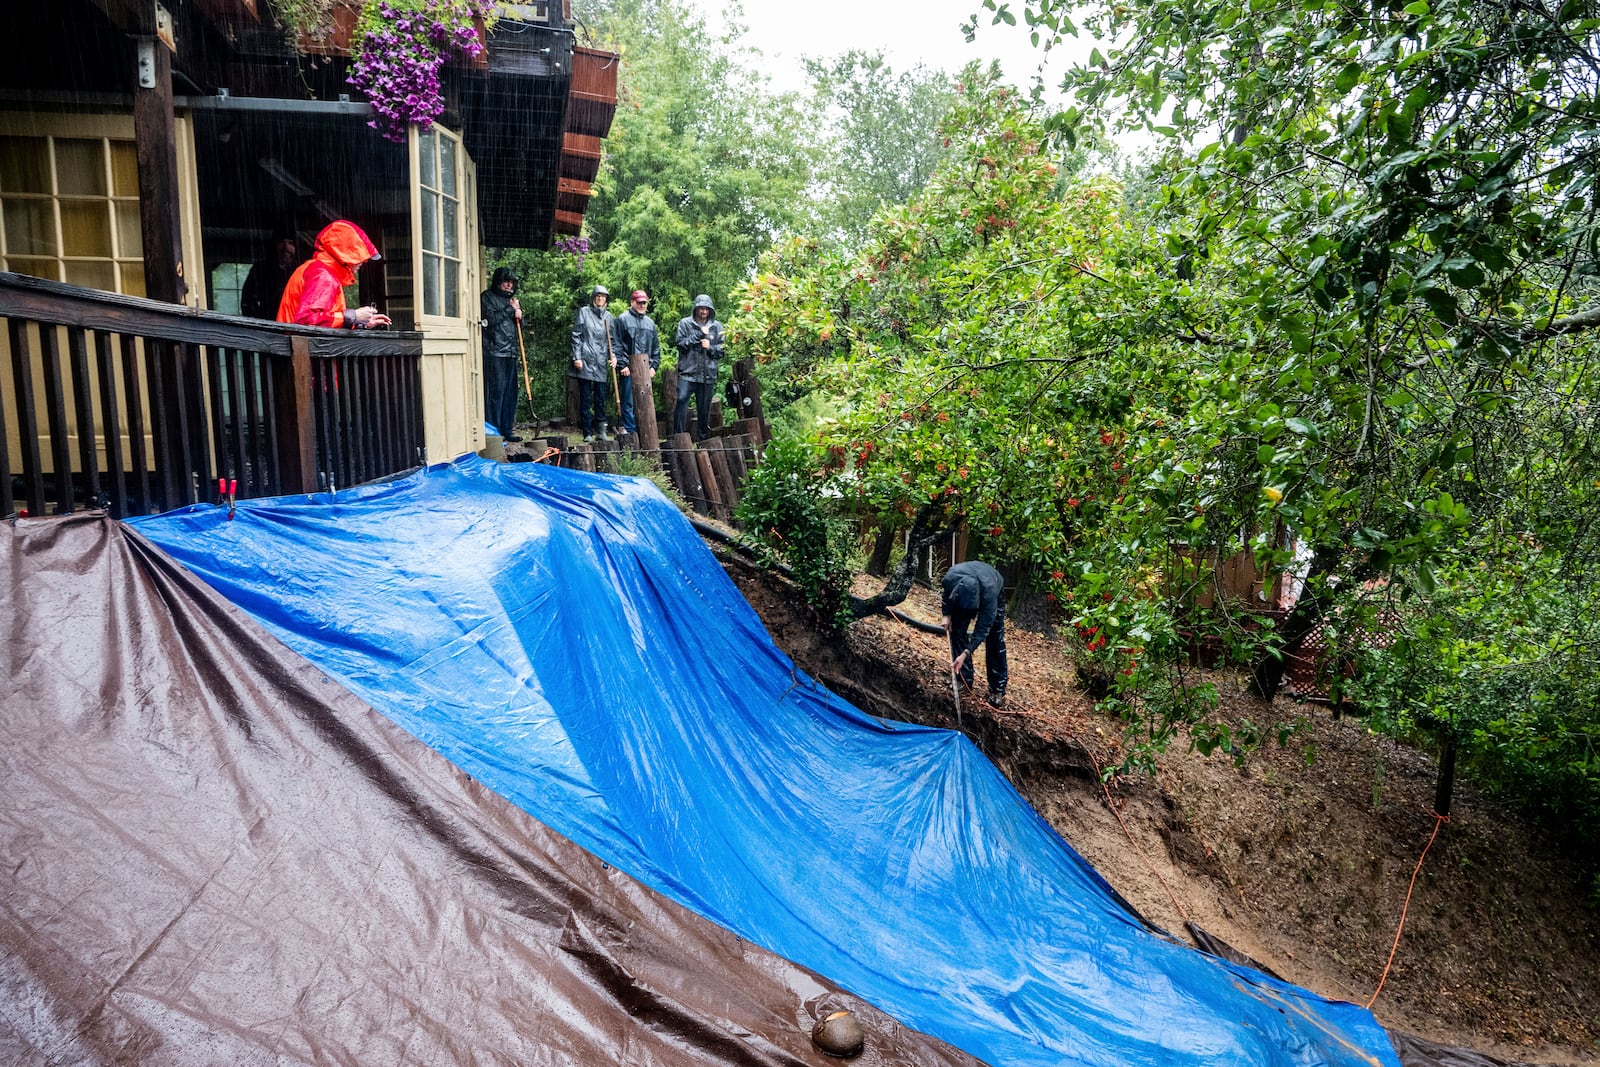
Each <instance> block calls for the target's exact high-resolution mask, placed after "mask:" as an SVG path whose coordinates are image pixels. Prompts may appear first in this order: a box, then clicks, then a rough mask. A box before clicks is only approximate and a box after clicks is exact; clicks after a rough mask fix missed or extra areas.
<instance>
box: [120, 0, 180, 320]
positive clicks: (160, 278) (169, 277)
mask: <svg viewBox="0 0 1600 1067" xmlns="http://www.w3.org/2000/svg"><path fill="white" fill-rule="evenodd" d="M151 10H152V14H151V19H152V21H153V20H154V13H153V12H154V9H153V7H152V9H151ZM135 66H136V69H135V71H134V72H133V78H134V91H133V140H134V149H135V153H136V155H137V158H138V165H139V229H140V234H141V237H142V240H143V242H144V286H145V293H146V294H147V295H148V296H149V297H150V298H151V299H152V300H165V301H167V302H169V303H173V304H181V303H183V298H184V296H185V295H187V293H188V291H189V287H188V285H187V284H186V283H185V280H184V270H183V244H182V238H181V236H180V230H179V226H178V207H179V205H180V204H182V203H183V199H182V197H181V196H180V195H179V193H178V136H177V126H176V124H175V123H174V122H173V118H172V53H171V52H169V51H168V50H167V46H166V45H164V44H162V43H161V41H160V40H159V39H158V38H156V37H154V36H150V37H139V38H137V39H136V41H135Z"/></svg>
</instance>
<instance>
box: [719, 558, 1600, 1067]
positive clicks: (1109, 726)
mask: <svg viewBox="0 0 1600 1067" xmlns="http://www.w3.org/2000/svg"><path fill="white" fill-rule="evenodd" d="M728 567H729V572H730V573H731V574H732V575H733V577H734V579H735V580H736V581H737V582H738V583H739V585H740V587H741V588H742V589H743V590H744V592H745V595H746V596H747V597H748V598H749V599H750V602H751V603H752V604H753V605H754V606H755V607H756V609H757V611H758V612H759V613H760V614H761V615H762V618H763V619H764V620H765V622H766V624H767V628H768V630H769V632H771V634H772V636H773V638H774V640H776V641H777V643H778V644H779V645H780V646H781V647H782V648H783V649H784V650H785V651H787V652H788V653H789V654H790V655H791V656H793V657H794V659H795V660H796V662H797V663H798V664H799V665H800V666H801V667H802V668H803V669H804V670H806V671H807V672H808V673H810V674H811V675H812V676H813V677H815V678H817V679H818V680H820V681H822V682H823V683H824V684H826V685H827V686H829V687H830V688H832V689H833V690H834V691H836V692H838V693H840V694H841V695H842V696H845V697H846V698H847V699H849V700H851V701H852V702H853V703H855V704H857V705H858V706H859V707H861V708H863V709H865V710H867V711H870V712H871V713H873V714H876V715H880V716H883V717H887V718H898V719H906V720H911V721H916V722H922V723H928V724H932V725H939V726H954V725H955V710H954V706H953V702H952V697H951V693H950V688H949V675H948V674H947V673H945V666H944V665H945V664H946V663H947V662H948V660H947V659H945V658H941V657H942V656H943V655H944V653H943V651H942V649H941V647H940V646H941V644H942V642H941V639H940V638H937V637H934V636H930V635H925V634H922V633H919V632H917V631H915V630H912V629H910V628H908V627H906V626H904V625H901V624H899V623H896V622H893V621H891V620H888V619H871V620H866V621H864V622H861V623H858V624H857V625H856V626H855V627H853V628H852V629H851V631H850V632H849V634H848V635H847V636H846V638H845V639H844V640H843V642H837V641H835V642H825V641H823V640H821V639H820V638H819V636H818V634H817V631H816V629H815V627H814V626H813V625H812V624H811V621H810V618H809V616H808V614H807V613H806V611H805V610H804V608H803V606H800V605H799V601H798V598H797V597H796V596H795V594H794V592H793V590H792V589H791V588H789V587H788V586H787V584H786V583H782V582H781V580H779V579H775V578H773V577H772V576H770V575H766V574H763V573H761V572H758V571H756V570H754V569H753V568H751V567H749V566H748V565H746V564H744V563H742V561H739V560H737V558H736V557H728ZM905 609H906V611H907V612H908V613H911V614H914V615H917V616H919V617H921V618H923V619H927V620H935V619H937V617H938V604H937V598H936V597H935V596H934V595H933V594H932V593H929V592H928V591H926V590H920V589H919V590H914V591H913V594H912V597H911V599H909V600H908V601H907V603H906V605H905ZM1008 642H1009V645H1010V650H1011V678H1012V683H1011V694H1010V696H1011V700H1010V704H1009V706H1008V707H1007V708H1006V709H1005V710H1004V711H1002V712H995V711H993V710H992V709H989V708H988V707H987V705H984V704H982V702H980V701H973V700H970V699H969V700H968V701H967V702H966V703H965V704H964V706H963V722H964V726H965V728H966V730H967V733H968V734H969V736H971V737H972V738H973V739H974V740H975V741H977V742H978V743H979V744H980V745H981V746H982V747H983V749H984V751H985V752H987V753H988V754H989V756H990V757H991V758H992V759H994V761H995V762H996V763H997V764H998V765H999V766H1000V767H1001V769H1002V770H1004V771H1005V773H1006V774H1007V775H1008V776H1009V777H1010V778H1011V780H1012V782H1014V783H1015V784H1016V785H1017V787H1018V789H1019V790H1020V791H1021V792H1022V793H1023V794H1024V795H1025V796H1026V797H1027V798H1028V799H1029V801H1030V802H1032V804H1033V805H1034V806H1035V807H1036V808H1037V809H1038V810H1039V811H1040V812H1041V813H1042V814H1043V815H1044V816H1045V817H1046V818H1047V819H1048V820H1049V821H1050V822H1051V823H1052V825H1054V826H1055V827H1056V829H1057V830H1058V831H1059V832H1060V833H1061V834H1062V836H1063V837H1065V838H1066V839H1067V841H1068V842H1070V843H1071V844H1072V845H1073V847H1075V848H1076V849H1077V850H1078V851H1079V852H1080V853H1082V854H1083V855H1084V856H1085V857H1087V858H1088V859H1089V860H1090V861H1091V862H1092V863H1094V864H1095V866H1096V867H1097V868H1098V869H1099V870H1100V871H1101V873H1102V874H1104V875H1105V877H1106V878H1107V879H1108V880H1109V881H1110V882H1111V884H1112V885H1113V886H1115V887H1116V888H1117V890H1118V891H1119V892H1121V893H1122V894H1123V896H1124V897H1126V898H1127V899H1128V900H1129V901H1130V902H1131V903H1132V904H1133V905H1134V906H1135V907H1136V908H1138V909H1139V910H1140V911H1141V912H1143V914H1144V915H1145V916H1146V917H1147V918H1148V919H1149V920H1150V921H1152V922H1153V923H1155V924H1156V925H1158V926H1161V927H1164V928H1166V929H1168V930H1170V931H1173V932H1174V933H1176V934H1178V935H1179V936H1180V937H1181V936H1183V935H1182V931H1183V929H1184V923H1185V921H1186V920H1188V921H1193V922H1195V923H1197V924H1198V925H1199V926H1201V927H1203V928H1204V929H1205V930H1206V931H1208V932H1210V933H1212V934H1214V935H1215V936H1217V937H1220V938H1222V939H1223V940H1225V941H1227V942H1229V943H1230V944H1232V945H1233V946H1235V947H1236V948H1238V949H1239V950H1241V951H1243V952H1245V953H1247V954H1249V955H1250V956H1252V957H1254V958H1255V959H1256V960H1257V961H1259V962H1261V963H1263V964H1265V965H1266V966H1267V967H1269V968H1271V969H1272V970H1273V971H1275V972H1276V973H1278V974H1279V975H1281V976H1282V977H1284V978H1286V979H1288V980H1290V981H1292V982H1295V983H1297V984H1300V985H1303V986H1306V987H1308V988H1310V989H1313V990H1315V991H1317V992H1320V993H1323V994H1325V995H1327V996H1331V997H1337V998H1340V999H1344V1000H1351V1001H1355V1002H1357V1003H1362V1004H1365V1003H1366V1002H1367V1001H1368V1000H1369V999H1370V998H1371V997H1372V995H1373V991H1374V989H1375V988H1376V987H1377V984H1378V981H1379V978H1380V976H1381V975H1382V974H1383V971H1384V964H1385V961H1386V959H1387V958H1388V956H1389V952H1390V948H1391V945H1392V944H1393V940H1394V934H1395V926H1396V923H1397V921H1398V919H1399V916H1400V912H1401V907H1402V905H1403V904H1404V902H1405V899H1406V892H1407V887H1408V885H1409V883H1410V881H1411V877H1412V872H1413V870H1414V869H1415V868H1416V865H1417V861H1418V858H1419V856H1420V855H1421V854H1422V851H1423V849H1424V847H1425V846H1427V845H1428V841H1429V836H1430V834H1431V833H1432V831H1433V829H1434V826H1435V820H1434V818H1433V817H1432V815H1431V814H1430V810H1429V809H1430V807H1431V803H1432V796H1433V782H1434V778H1433V768H1432V766H1431V761H1430V760H1428V759H1427V758H1426V757H1425V756H1423V755H1422V754H1420V753H1418V752H1416V751H1414V750H1412V749H1408V748H1405V747H1403V746H1400V745H1396V744H1394V743H1392V742H1389V741H1385V740H1383V739H1380V738H1375V737H1373V736H1372V735H1370V734H1369V733H1368V732H1367V731H1366V729H1365V728H1364V727H1363V726H1362V725H1361V724H1360V723H1359V722H1358V721H1352V720H1349V719H1344V720H1340V721H1336V720H1334V719H1332V718H1331V716H1330V715H1329V714H1328V712H1327V711H1326V710H1325V709H1319V708H1315V707H1311V706H1308V705H1299V704H1295V703H1292V702H1290V701H1287V700H1280V701H1279V702H1278V705H1277V706H1275V707H1273V708H1271V709H1267V708H1264V707H1263V706H1262V705H1261V704H1260V703H1259V702H1257V701H1254V700H1252V699H1251V698H1249V697H1248V696H1246V695H1244V694H1243V693H1242V692H1241V690H1240V688H1239V684H1238V681H1237V679H1235V678H1233V677H1231V676H1224V675H1216V676H1214V680H1215V681H1216V682H1217V684H1218V687H1219V689H1220V690H1221V691H1222V692H1223V693H1224V694H1225V697H1224V706H1223V712H1224V713H1225V714H1232V715H1241V716H1242V715H1249V716H1250V717H1252V718H1253V719H1254V720H1255V721H1256V722H1258V723H1261V722H1265V721H1276V720H1280V719H1281V720H1290V719H1294V718H1295V717H1297V716H1304V717H1305V718H1306V719H1307V725H1306V728H1305V729H1304V730H1303V731H1302V732H1301V733H1300V734H1299V736H1297V737H1296V738H1294V739H1293V740H1292V741H1291V742H1290V744H1289V745H1288V747H1286V748H1282V749H1279V748H1276V747H1274V748H1272V749H1270V750H1268V751H1266V752H1264V753H1262V754H1260V755H1258V756H1256V757H1254V758H1253V759H1252V760H1250V761H1249V762H1248V763H1247V764H1246V765H1245V766H1244V767H1242V768H1237V767H1235V766H1234V764H1233V762H1232V761H1231V760H1229V759H1227V758H1225V757H1213V758H1210V759H1207V758H1203V757H1200V756H1199V755H1197V754H1194V753H1191V752H1188V751H1186V750H1185V749H1186V745H1185V744H1184V742H1182V741H1180V742H1178V743H1175V744H1174V745H1173V746H1172V749H1171V750H1170V751H1169V752H1167V753H1166V754H1164V755H1163V756H1162V757H1161V759H1160V760H1159V766H1158V770H1157V772H1156V774H1155V775H1154V776H1153V777H1148V776H1146V777H1137V778H1133V779H1129V780H1123V781H1120V782H1118V783H1117V784H1116V785H1115V786H1113V787H1112V788H1111V789H1110V790H1107V789H1105V788H1104V787H1102V786H1101V784H1100V782H1099V777H1098V773H1097V767H1099V766H1104V765H1106V764H1108V763H1113V764H1114V763H1115V762H1116V761H1117V760H1118V759H1119V758H1120V755H1119V748H1118V743H1119V742H1118V738H1119V736H1120V734H1121V726H1120V724H1119V723H1117V722H1115V721H1113V720H1110V719H1108V718H1106V717H1104V716H1101V715H1099V714H1098V713H1096V712H1095V711H1094V709H1093V707H1092V704H1091V702H1090V701H1089V700H1088V699H1087V698H1085V697H1084V696H1083V694H1082V693H1080V692H1079V691H1078V690H1077V689H1076V688H1074V687H1073V685H1072V684H1071V671H1070V668H1069V667H1068V665H1067V663H1066V661H1065V659H1064V658H1063V657H1062V655H1061V653H1060V651H1059V650H1058V648H1057V647H1056V646H1055V645H1054V644H1053V643H1051V642H1049V641H1046V640H1045V639H1043V638H1041V637H1039V636H1037V635H1034V634H1028V633H1023V632H1017V631H1014V630H1013V631H1008ZM1373 1010H1374V1011H1375V1012H1376V1014H1377V1016H1378V1018H1379V1019H1380V1021H1382V1022H1383V1023H1384V1024H1385V1025H1386V1026H1389V1027H1390V1028H1391V1029H1396V1030H1404V1031H1409V1032H1411V1033H1416V1034H1420V1035H1422V1036H1424V1037H1427V1038H1430V1039H1432V1040H1435V1041H1440V1042H1443V1043H1446V1044H1450V1045H1459V1046H1463V1047H1468V1048H1473V1049H1477V1050H1479V1051H1482V1052H1485V1053H1490V1054H1492V1055H1495V1056H1498V1057H1500V1058H1502V1059H1505V1060H1508V1061H1522V1062H1529V1061H1537V1062H1541V1063H1560V1064H1592V1063H1600V916H1597V915H1596V914H1595V912H1594V911H1593V910H1591V909H1589V908H1587V907H1586V906H1585V904H1584V901H1583V899H1582V896H1581V893H1580V892H1579V890H1578V888H1577V885H1576V881H1575V878H1574V877H1573V872H1572V870H1571V868H1570V867H1569V866H1568V864H1567V863H1566V862H1565V861H1564V859H1563V857H1562V856H1560V855H1559V854H1557V852H1556V850H1555V849H1553V848H1552V847H1551V846H1550V844H1549V843H1548V842H1547V841H1545V840H1543V839H1542V838H1541V837H1540V836H1539V835H1538V834H1537V833H1535V832H1534V831H1532V830H1531V829H1530V828H1529V827H1528V826H1527V825H1526V824H1525V823H1523V822H1522V821H1520V820H1519V819H1517V818H1516V817H1514V816H1513V815H1511V814H1510V813H1507V812H1505V811H1502V810H1500V809H1498V808H1497V807H1496V806H1495V805H1493V804H1492V803H1490V802H1488V801H1486V800H1485V799H1484V798H1482V797H1480V796H1478V795H1476V794H1474V793H1473V791H1472V790H1471V789H1470V788H1462V787H1458V789H1457V792H1456V798H1455V803H1454V811H1453V812H1452V817H1451V819H1450V821H1449V822H1447V823H1445V824H1443V825H1442V826H1440V828H1439V834H1438V837H1437V840H1435V841H1434V843H1433V845H1432V847H1431V849H1430V850H1429V852H1428V854H1427V858H1426V862H1425V863H1424V865H1423V868H1422V871H1421V874H1420V875H1419V876H1418V877H1417V880H1416V888H1415V890H1414V891H1413V894H1412V898H1411V903H1410V908H1409V912H1408V915H1407V919H1406V926H1405V931H1404V935H1403V937H1402V939H1401V941H1400V944H1399V949H1398V951H1397V953H1396V955H1395V958H1394V963H1393V965H1392V967H1391V968H1390V970H1389V973H1388V977H1387V979H1386V980H1385V982H1384V986H1383V989H1382V992H1381V995H1380V996H1379V997H1378V999H1377V1001H1376V1003H1375V1004H1374V1005H1373Z"/></svg>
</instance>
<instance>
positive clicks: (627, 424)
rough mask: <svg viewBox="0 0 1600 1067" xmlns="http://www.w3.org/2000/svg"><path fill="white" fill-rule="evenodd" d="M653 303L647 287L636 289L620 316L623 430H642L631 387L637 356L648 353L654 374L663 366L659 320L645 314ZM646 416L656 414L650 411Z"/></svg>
mask: <svg viewBox="0 0 1600 1067" xmlns="http://www.w3.org/2000/svg"><path fill="white" fill-rule="evenodd" d="M649 306H650V294H649V293H647V292H645V291H644V290H643V289H635V290H634V291H633V295H632V296H630V297H628V310H627V311H624V312H623V313H622V314H620V315H618V316H617V358H618V360H619V361H620V362H619V363H618V364H617V373H618V374H620V375H622V415H621V418H622V432H623V433H638V432H639V424H638V422H637V421H635V419H634V417H633V390H632V389H630V388H629V385H630V383H631V382H632V380H633V377H632V370H631V367H632V365H633V357H634V356H636V355H645V356H648V357H649V358H650V373H651V374H652V375H653V374H654V373H655V372H656V371H658V370H660V369H661V335H660V334H659V333H658V332H657V330H656V323H655V320H654V319H652V318H651V317H650V316H649V315H646V314H645V308H647V307H649ZM649 385H650V382H649V381H648V380H647V381H645V382H644V384H643V385H642V386H641V388H648V387H649ZM645 417H646V418H653V417H654V416H653V415H652V414H651V413H650V412H646V413H645Z"/></svg>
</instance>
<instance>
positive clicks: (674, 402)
mask: <svg viewBox="0 0 1600 1067" xmlns="http://www.w3.org/2000/svg"><path fill="white" fill-rule="evenodd" d="M660 377H661V424H662V425H663V426H665V427H666V428H667V432H668V433H669V434H670V433H672V432H673V430H672V425H673V414H674V413H675V412H676V411H677V410H678V372H677V370H676V369H674V368H672V367H668V368H667V369H666V370H664V371H662V372H661V375H660Z"/></svg>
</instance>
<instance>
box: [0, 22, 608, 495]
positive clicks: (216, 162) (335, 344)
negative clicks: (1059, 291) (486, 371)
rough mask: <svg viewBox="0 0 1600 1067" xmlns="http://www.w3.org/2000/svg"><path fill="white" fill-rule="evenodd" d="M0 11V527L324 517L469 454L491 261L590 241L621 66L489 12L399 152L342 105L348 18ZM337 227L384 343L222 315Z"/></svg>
mask: <svg viewBox="0 0 1600 1067" xmlns="http://www.w3.org/2000/svg"><path fill="white" fill-rule="evenodd" d="M340 4H341V7H340V8H339V9H337V10H336V12H335V13H336V14H337V15H338V16H339V17H338V18H337V19H336V20H335V25H334V29H333V32H332V33H331V34H329V35H327V36H326V37H324V38H322V39H319V40H315V41H311V40H304V39H300V40H296V39H292V38H291V36H290V35H289V34H288V33H287V32H286V31H285V29H284V28H283V27H282V26H280V25H278V24H277V23H276V22H275V21H274V20H273V18H272V16H271V12H270V10H269V7H268V2H267V0H162V2H157V0H12V2H10V3H8V4H7V5H6V8H7V13H6V16H5V19H4V27H5V32H4V33H3V34H0V319H3V321H4V326H3V328H0V353H3V357H0V516H3V515H6V514H11V513H14V512H22V511H26V512H28V513H30V514H44V513H49V512H60V511H64V510H71V509H72V508H75V507H84V506H106V507H110V508H111V510H112V511H113V513H114V514H128V513H135V512H143V511H149V510H156V509H161V508H170V507H175V506H179V505H182V504H185V503H193V502H197V501H202V500H210V499H213V497H214V496H215V493H214V489H215V486H216V483H217V480H218V479H222V481H223V483H224V484H225V485H226V484H227V483H229V482H237V483H238V490H237V492H238V495H239V496H241V497H243V496H251V495H267V494H275V493H289V492H311V491H315V490H318V489H326V488H330V487H343V486H349V485H352V484H356V483H359V482H363V481H368V480H371V479H374V478H379V477H384V476H387V475H390V474H393V473H396V472H397V471H400V470H404V469H407V468H408V467H411V466H415V465H417V464H420V463H425V462H437V461H440V460H446V459H450V458H453V457H455V456H457V455H459V454H462V453H465V452H470V451H476V450H478V449H479V448H481V447H482V446H483V416H482V383H481V373H482V366H481V351H480V346H479V338H478V310H477V308H478V292H479V291H480V290H481V289H482V288H483V287H484V285H485V280H486V278H485V252H484V250H485V249H486V248H488V247H519V248H523V247H527V248H540V247H545V246H547V245H548V244H549V242H550V240H551V238H552V235H553V234H558V233H576V232H577V231H578V229H579V228H580V227H581V225H582V221H583V210H584V207H585V206H586V204H587V200H588V194H589V190H590V183H591V182H592V181H593V180H594V175H595V168H596V166H597V165H598V156H599V146H600V141H601V138H603V137H604V136H605V134H606V133H607V132H608V131H609V128H610V125H611V119H612V115H613V114H614V111H615V107H616V86H617V80H616V76H617V64H616V60H617V57H616V56H615V55H612V54H610V53H605V52H600V51H596V50H594V49H588V48H583V47H580V46H578V45H577V44H576V41H575V36H574V33H573V28H572V20H571V16H570V11H569V10H568V9H567V6H566V4H565V3H562V2H559V0H557V2H549V0H541V2H536V3H529V4H516V5H511V4H507V5H502V6H501V8H500V9H499V10H500V18H499V19H498V21H497V22H496V23H495V24H494V26H493V28H492V29H488V30H485V29H483V28H482V27H481V26H480V28H479V33H480V38H481V39H482V41H483V43H484V44H485V45H486V47H485V49H484V51H483V52H482V53H481V54H480V55H478V56H477V57H475V58H474V59H472V60H458V61H456V62H454V63H452V64H451V65H450V66H448V67H447V68H446V70H445V75H444V89H445V95H444V100H445V111H444V114H443V116H442V117H441V119H440V120H439V121H438V122H437V123H436V124H434V125H433V126H432V127H430V128H428V129H426V130H424V129H420V128H418V127H416V126H412V127H411V128H410V131H409V135H408V136H407V137H406V138H405V141H404V143H395V142H392V141H389V140H386V139H385V138H383V137H382V136H380V134H379V133H378V131H377V130H376V129H375V128H373V126H372V125H371V123H372V121H373V118H374V113H373V109H372V106H371V104H370V103H368V102H367V101H366V100H365V99H364V98H362V96H361V95H360V93H358V92H357V91H356V90H355V89H354V88H352V87H351V86H350V85H349V84H348V82H347V80H346V78H347V75H348V72H349V69H350V63H349V57H348V49H349V30H350V29H351V27H352V26H353V25H354V18H355V6H354V5H355V0H348V2H347V0H340ZM336 218H345V219H349V220H351V221H354V222H356V223H357V224H359V225H360V226H362V228H363V229H365V230H366V231H367V233H368V234H370V235H371V236H372V238H373V240H374V242H375V243H376V244H377V246H378V248H379V250H380V251H381V253H382V258H381V261H380V262H377V263H374V264H369V265H368V266H367V267H366V268H364V269H363V270H362V272H361V276H360V278H359V280H358V287H359V292H358V293H357V292H352V293H350V294H348V295H349V297H350V299H351V300H352V301H355V300H359V301H360V302H362V303H372V304H376V305H377V306H378V308H379V309H380V310H382V311H384V312H385V313H387V314H388V315H389V316H390V317H391V318H392V319H393V320H394V324H395V328H394V329H392V330H389V331H372V332H359V333H358V332H355V331H350V330H344V331H334V330H320V329H314V328H309V327H289V326H281V325H278V324H274V323H268V322H264V321H262V320H259V319H247V318H244V317H242V316H240V315H239V311H240V292H241V289H242V286H243V283H244V280H245V278H246V276H247V274H248V271H249V269H250V267H251V265H252V264H254V263H256V262H258V261H261V260H264V259H266V258H267V257H268V256H269V254H270V250H271V246H272V243H273V239H274V237H275V235H277V234H278V233H280V232H281V231H284V230H286V229H287V230H292V231H293V232H294V233H295V234H296V235H297V237H298V241H299V246H300V253H301V255H302V256H304V255H308V254H309V252H310V249H311V242H312V240H313V239H314V237H315V235H316V233H317V232H318V231H319V230H320V229H321V228H322V226H324V225H325V224H326V223H327V222H329V221H331V220H333V219H336Z"/></svg>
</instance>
